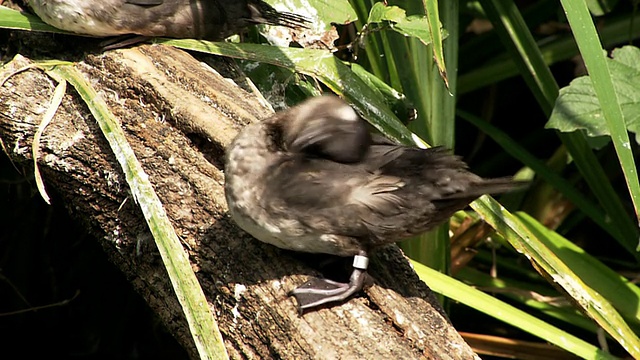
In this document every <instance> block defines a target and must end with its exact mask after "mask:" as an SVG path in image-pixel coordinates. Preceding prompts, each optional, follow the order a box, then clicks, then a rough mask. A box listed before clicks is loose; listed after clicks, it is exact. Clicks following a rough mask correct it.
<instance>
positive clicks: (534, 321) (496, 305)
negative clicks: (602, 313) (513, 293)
mask: <svg viewBox="0 0 640 360" xmlns="http://www.w3.org/2000/svg"><path fill="white" fill-rule="evenodd" d="M412 264H413V266H414V268H415V270H416V273H417V274H418V276H420V279H422V281H424V282H425V283H426V284H427V285H428V286H429V287H430V288H431V289H432V290H433V291H435V292H437V293H439V294H442V295H444V296H446V297H448V298H451V299H453V300H455V301H458V302H460V303H462V304H465V305H467V306H469V307H471V308H474V309H476V310H478V311H481V312H482V313H484V314H487V315H489V316H492V317H494V318H496V319H499V320H502V321H504V322H506V323H508V324H510V325H512V326H515V327H517V328H519V329H522V330H524V331H526V332H528V333H530V334H533V335H535V336H538V337H540V338H541V339H544V340H546V341H548V342H550V343H552V344H554V345H556V346H558V347H560V348H563V349H565V350H567V351H568V352H570V353H572V354H575V355H577V356H580V357H582V358H584V359H616V357H614V356H612V355H610V354H607V353H605V352H604V351H602V350H600V349H598V348H596V347H595V346H593V345H591V344H589V343H587V342H585V341H583V340H581V339H579V338H577V337H575V336H573V335H571V334H569V333H567V332H565V331H562V330H560V329H558V328H556V327H554V326H552V325H550V324H548V323H546V322H544V321H542V320H540V319H538V318H536V317H533V316H531V315H529V314H527V313H525V312H524V311H522V310H519V309H516V308H514V307H513V306H511V305H509V304H506V303H504V302H502V301H500V300H498V299H496V298H494V297H492V296H490V295H487V294H485V293H483V292H481V291H479V290H477V289H474V288H472V287H470V286H468V285H466V284H464V283H462V282H460V281H458V280H455V279H453V278H451V277H448V276H446V275H443V274H441V273H439V272H437V271H435V270H433V269H430V268H428V267H426V266H424V265H422V264H420V263H418V262H416V261H412Z"/></svg>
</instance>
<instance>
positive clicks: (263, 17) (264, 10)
mask: <svg viewBox="0 0 640 360" xmlns="http://www.w3.org/2000/svg"><path fill="white" fill-rule="evenodd" d="M249 9H250V10H251V21H252V22H254V23H256V24H267V25H278V26H285V27H288V28H307V27H308V26H307V25H308V24H309V22H310V21H309V19H308V18H307V17H305V16H303V15H298V14H294V13H290V12H279V11H277V10H276V9H274V8H273V7H271V5H269V4H267V3H265V2H264V1H261V0H258V1H255V2H252V3H250V4H249Z"/></svg>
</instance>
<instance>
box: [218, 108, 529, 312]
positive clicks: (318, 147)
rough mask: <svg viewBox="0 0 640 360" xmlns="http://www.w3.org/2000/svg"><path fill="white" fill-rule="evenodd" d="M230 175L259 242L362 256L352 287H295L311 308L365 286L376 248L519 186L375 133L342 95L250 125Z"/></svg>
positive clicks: (234, 197) (232, 156) (238, 211)
mask: <svg viewBox="0 0 640 360" xmlns="http://www.w3.org/2000/svg"><path fill="white" fill-rule="evenodd" d="M225 178H226V186H225V190H226V196H227V202H228V204H229V211H230V213H231V215H232V217H233V218H234V219H235V220H236V222H238V224H239V225H240V226H241V227H242V228H243V229H245V230H246V231H247V232H249V233H250V234H252V235H253V236H255V237H256V238H257V239H259V240H262V241H264V242H267V243H270V244H273V245H276V246H278V247H281V248H285V249H291V250H296V251H305V252H315V253H328V254H334V255H341V256H356V258H358V257H360V258H361V259H359V260H357V261H360V262H361V263H360V265H356V266H355V267H356V269H355V270H354V274H353V276H352V281H351V284H349V285H343V284H337V283H334V282H330V281H326V280H317V281H314V283H313V284H312V285H309V284H307V286H306V287H304V288H299V289H296V290H294V291H293V292H292V295H294V296H296V297H297V298H298V303H299V305H300V307H301V308H302V309H306V308H311V307H314V306H317V305H320V304H323V303H326V302H329V301H336V300H343V299H344V298H346V297H347V296H349V295H350V294H352V293H354V292H355V291H358V290H360V289H361V288H362V282H361V279H362V275H363V273H364V270H366V261H365V260H364V259H362V258H366V256H367V253H368V252H369V251H371V250H373V249H375V248H376V247H379V246H382V245H385V244H388V243H391V242H395V241H399V240H402V239H404V238H407V237H410V236H413V235H417V234H420V233H423V232H425V231H427V230H429V229H431V228H433V227H434V226H436V225H438V224H440V223H442V222H444V221H446V220H447V219H448V218H449V217H450V216H451V215H452V214H453V213H454V212H456V211H458V210H461V209H463V208H464V207H466V206H467V205H468V204H469V203H470V202H471V201H473V200H475V199H476V198H477V197H479V196H481V195H482V194H487V193H500V192H505V191H508V190H511V189H513V188H514V186H515V185H516V183H514V182H513V181H512V180H511V179H510V178H500V179H483V178H481V177H479V176H477V175H475V174H473V173H471V172H469V171H468V170H467V166H466V164H465V163H464V162H462V161H461V160H460V159H459V158H458V157H457V156H454V155H452V154H450V152H449V151H447V150H445V149H443V148H431V149H419V148H414V147H408V146H402V145H397V144H395V143H393V142H391V141H390V140H388V139H386V138H384V137H382V136H379V135H373V136H372V135H370V133H369V131H368V128H367V125H366V124H365V123H364V121H363V120H362V119H360V117H359V116H358V115H357V114H356V113H355V112H354V110H353V109H352V108H351V107H349V106H348V105H347V104H346V103H345V102H344V101H342V100H340V99H339V98H337V97H334V96H323V97H317V98H313V99H310V100H308V101H306V102H304V103H302V104H301V105H299V106H297V107H294V108H291V109H289V110H287V111H285V112H282V113H279V114H276V115H274V116H273V117H271V118H268V119H266V120H264V121H262V122H259V123H256V124H252V125H249V126H247V127H246V128H245V129H243V130H242V131H241V133H240V134H239V135H238V137H237V138H236V139H235V140H234V141H233V143H232V144H231V145H230V146H229V148H228V151H227V163H226V167H225ZM362 261H365V264H364V265H362ZM328 293H330V294H328ZM345 294H346V295H345Z"/></svg>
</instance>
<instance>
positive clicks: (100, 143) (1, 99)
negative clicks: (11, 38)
mask: <svg viewBox="0 0 640 360" xmlns="http://www.w3.org/2000/svg"><path fill="white" fill-rule="evenodd" d="M28 62H29V61H28V59H26V58H16V59H14V60H13V61H11V62H10V63H9V64H8V65H7V66H5V67H4V68H3V69H2V71H0V79H3V78H5V77H7V76H9V75H10V74H11V73H12V72H13V71H15V70H16V69H18V68H21V67H23V66H25V65H26V64H28ZM76 66H77V68H78V69H80V70H81V71H82V72H83V73H84V74H85V76H86V77H87V78H88V79H89V80H90V82H91V83H92V84H93V85H94V86H95V87H96V89H97V90H98V91H99V93H100V94H101V95H102V96H103V97H104V98H105V99H106V101H107V103H108V104H109V106H110V108H111V110H112V111H113V113H114V114H115V115H116V116H117V117H118V118H119V120H120V121H121V123H122V126H123V128H124V130H125V132H126V134H127V137H128V140H129V142H130V144H131V146H132V147H133V149H134V150H135V153H136V155H137V157H138V159H139V161H140V162H141V163H142V165H143V167H144V169H145V171H146V172H147V174H148V175H149V177H150V179H151V181H152V183H153V184H154V188H155V190H156V192H157V193H158V195H159V196H160V198H161V199H162V201H163V204H164V206H165V209H166V211H167V213H168V215H169V217H170V218H171V220H172V222H173V224H174V226H175V228H176V232H177V234H178V235H179V236H180V237H181V238H182V240H183V242H184V244H185V247H186V248H187V249H188V253H189V255H190V259H191V261H192V264H193V268H194V269H196V271H197V275H198V279H199V280H200V283H201V285H202V287H203V289H204V291H205V294H206V295H207V298H208V299H209V301H210V304H211V305H212V306H214V308H215V315H216V317H217V319H218V322H219V325H220V327H221V331H222V334H223V336H224V338H225V344H226V346H227V349H228V351H229V353H230V355H231V356H232V357H233V358H255V359H262V358H264V359H266V358H284V359H307V358H308V359H312V358H313V359H340V358H341V359H374V358H376V359H384V358H388V359H411V358H430V359H472V358H475V357H476V356H475V354H473V352H472V351H471V349H470V348H469V347H468V346H467V345H466V344H465V343H464V341H463V340H462V338H461V337H460V336H459V334H457V332H456V331H455V329H453V327H452V326H451V325H450V323H449V322H448V320H447V319H446V317H445V316H444V315H443V312H442V310H441V309H440V307H439V305H438V304H437V301H436V300H435V298H434V297H433V295H432V294H431V292H430V291H429V289H428V288H427V287H426V286H425V285H424V283H422V282H421V281H420V280H419V279H418V278H417V276H416V275H415V273H414V272H413V271H412V270H411V267H410V265H409V264H408V262H407V260H406V259H405V258H404V257H403V255H402V253H401V251H400V250H399V249H398V248H397V247H396V246H389V247H386V248H384V249H382V250H380V251H379V252H378V253H377V254H376V255H375V256H374V257H373V258H372V264H371V268H370V274H371V275H372V277H373V279H375V280H374V281H373V285H372V286H371V287H370V288H368V289H366V290H365V293H364V294H361V295H359V296H357V297H356V298H354V299H352V300H350V301H348V302H347V303H345V304H342V305H339V306H335V307H332V308H328V309H321V310H319V311H316V312H310V313H307V314H305V315H303V316H299V315H298V313H297V311H296V308H295V304H294V300H292V299H290V298H288V297H287V296H286V293H287V291H288V290H290V289H293V288H294V287H296V286H297V285H299V284H300V283H302V282H304V281H305V280H306V278H307V276H309V275H315V276H318V275H320V276H321V274H320V273H319V271H318V270H317V269H314V268H312V267H310V266H314V264H315V263H318V262H320V261H324V260H326V259H327V257H324V256H310V255H302V254H297V253H293V252H287V251H282V250H279V249H277V248H274V247H272V246H270V245H266V244H262V243H260V242H258V241H256V240H254V239H253V238H251V237H249V236H248V235H246V234H245V233H243V232H242V231H241V230H239V229H238V228H237V227H236V226H235V224H234V223H233V221H231V219H230V218H229V217H228V216H227V214H226V203H225V200H224V191H223V182H224V176H223V169H222V163H223V160H222V157H223V152H224V150H223V149H224V147H225V146H226V145H227V144H228V143H229V141H230V140H231V139H232V138H233V137H234V135H235V133H236V132H237V129H239V128H240V127H241V126H242V125H243V124H246V123H248V122H251V121H256V120H257V119H259V118H262V117H265V116H268V115H269V114H270V110H268V108H267V107H266V106H264V105H261V104H260V102H259V101H258V100H257V99H258V97H257V96H256V95H255V94H249V93H247V92H245V91H244V90H242V89H240V88H239V87H238V86H236V85H235V84H234V83H233V82H231V81H229V80H228V79H225V78H223V77H222V76H220V75H219V74H217V73H216V72H215V71H212V70H211V68H209V67H207V66H206V65H204V64H203V63H201V62H199V61H197V60H195V59H194V58H193V57H192V56H191V55H189V54H187V53H185V52H183V51H180V50H177V49H173V48H170V47H166V46H159V45H151V46H150V45H144V46H139V47H136V48H132V49H123V50H116V51H109V52H106V53H104V54H88V55H84V56H83V57H82V58H81V61H79V62H77V65H76ZM54 87H55V82H54V81H53V80H52V79H50V78H49V77H47V76H46V74H44V73H43V72H42V71H40V70H37V69H32V70H27V71H24V72H21V73H18V74H15V75H13V76H11V77H10V78H9V79H8V80H7V81H6V83H5V84H4V85H3V86H2V87H0V139H1V140H2V142H3V144H4V146H5V149H6V151H7V152H8V154H9V156H10V157H11V158H12V159H13V161H14V162H15V163H16V164H17V166H19V167H20V168H22V169H24V171H25V173H28V172H30V171H32V159H31V146H32V140H33V134H34V131H35V129H36V128H37V126H38V124H39V122H40V121H41V116H42V113H43V112H44V110H45V109H46V108H47V107H48V102H49V101H50V97H51V95H52V93H53V89H54ZM204 134H206V135H204ZM40 152H41V155H40V157H39V158H38V159H37V161H38V164H39V167H40V169H41V171H42V173H43V177H44V182H45V185H46V186H47V188H53V189H55V190H56V191H57V192H58V193H59V194H60V195H61V197H62V199H63V200H64V203H65V204H64V205H65V206H66V207H67V208H68V210H69V211H70V212H71V213H72V214H73V215H74V216H75V217H76V218H78V219H80V220H81V221H83V222H84V223H85V224H86V225H87V227H88V228H89V229H90V230H91V231H92V233H93V234H94V235H95V236H96V238H97V239H99V241H100V242H101V244H102V246H103V248H104V250H105V251H106V252H107V253H108V255H109V257H110V258H111V260H112V261H113V262H114V263H115V264H116V265H117V266H118V267H119V268H120V269H121V270H122V272H123V273H124V274H126V276H127V278H128V279H129V280H130V282H131V283H132V284H133V286H134V287H135V288H136V289H137V291H138V292H139V293H140V294H141V295H142V296H143V297H144V299H145V300H146V301H147V302H148V304H149V306H150V307H151V308H152V309H153V310H154V311H155V312H156V313H157V314H158V315H159V317H160V318H161V319H162V321H163V322H164V323H165V324H166V326H167V327H168V328H169V330H170V331H171V332H172V333H173V334H174V335H175V337H176V338H177V339H178V340H179V341H180V342H181V343H182V344H183V345H184V346H185V347H186V348H188V349H190V351H191V355H192V356H193V357H194V358H195V357H196V356H197V355H196V353H195V350H194V349H193V345H192V340H191V338H190V335H189V332H188V328H187V325H186V321H185V319H184V317H183V315H182V311H181V309H180V306H179V304H178V302H177V299H176V298H175V296H174V294H173V290H172V288H171V285H170V283H169V280H168V279H167V277H166V274H165V272H164V270H163V267H162V264H161V261H160V259H159V257H158V256H156V255H153V254H154V248H153V247H154V245H153V239H152V238H151V236H150V233H149V231H148V229H147V228H146V224H145V222H144V220H143V218H142V215H141V212H140V211H139V209H138V208H137V205H136V204H135V202H134V201H133V200H132V199H131V198H130V196H129V193H128V191H127V184H126V182H125V180H124V176H123V174H122V172H121V171H120V169H119V168H118V165H117V163H116V161H115V158H114V156H113V154H112V152H111V150H110V149H109V146H108V144H107V142H106V140H105V139H104V138H103V136H102V134H101V132H100V130H99V128H98V126H97V124H96V122H95V120H94V119H93V117H92V116H91V114H90V113H89V111H88V109H87V107H86V106H85V104H83V102H82V100H81V99H80V97H79V96H78V95H77V94H76V93H75V91H74V90H73V89H72V88H71V87H69V89H68V90H67V94H66V96H65V98H64V100H63V103H62V105H61V106H60V108H59V109H58V111H57V113H56V116H55V118H54V119H53V121H52V123H51V124H50V125H49V126H48V127H47V129H46V130H45V132H44V135H43V138H42V141H41V143H40ZM54 205H55V204H54ZM141 245H143V246H145V247H148V248H151V251H149V250H144V249H143V251H140V249H139V247H140V246H141ZM318 259H321V260H318ZM335 264H338V265H335ZM348 265H349V261H348V260H347V261H346V262H345V261H342V260H339V261H337V262H335V263H334V264H333V265H331V266H332V267H338V270H336V271H335V272H336V273H344V274H345V276H346V275H348V271H349V267H348ZM245 287H246V290H244V289H245Z"/></svg>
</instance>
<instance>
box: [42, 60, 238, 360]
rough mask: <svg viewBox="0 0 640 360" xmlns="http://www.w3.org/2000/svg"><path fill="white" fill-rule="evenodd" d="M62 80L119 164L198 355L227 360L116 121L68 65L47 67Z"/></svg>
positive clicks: (189, 272) (185, 262) (196, 285)
mask: <svg viewBox="0 0 640 360" xmlns="http://www.w3.org/2000/svg"><path fill="white" fill-rule="evenodd" d="M49 71H50V72H51V73H53V74H55V76H59V77H61V78H63V79H65V80H66V81H68V82H69V83H70V84H71V85H73V87H74V88H75V89H76V91H77V92H78V93H79V94H80V96H81V97H82V99H83V100H84V101H85V102H86V104H87V106H88V107H89V110H90V111H91V114H93V116H94V117H95V119H96V120H97V122H98V124H99V125H100V128H101V129H102V132H103V134H104V136H105V138H106V139H107V141H108V142H109V145H110V146H111V149H112V150H113V152H114V154H115V156H116V159H117V160H118V162H119V163H120V166H121V167H122V171H123V172H124V174H125V176H126V179H127V183H128V184H129V186H130V188H131V193H132V194H133V198H134V200H135V201H136V202H137V203H138V204H139V205H140V208H141V210H142V212H143V214H144V217H145V219H146V220H147V224H148V226H149V229H150V230H151V233H152V235H153V238H154V239H155V241H156V244H157V246H158V251H159V252H160V255H161V257H162V260H163V262H164V264H165V268H166V269H167V273H168V274H169V278H170V280H171V284H172V285H173V289H174V290H175V292H176V296H177V297H178V300H179V301H180V304H181V306H182V309H183V311H184V313H185V316H186V318H187V322H188V323H189V329H190V330H191V336H192V337H193V340H194V342H195V344H196V348H197V349H198V353H199V354H200V356H201V358H202V359H228V355H227V352H226V348H225V346H224V342H223V340H222V335H221V334H220V330H219V329H218V325H217V323H216V320H215V318H214V317H213V314H212V311H211V309H210V307H209V304H208V302H207V299H206V297H205V296H204V293H203V291H202V288H201V287H200V284H199V283H198V279H197V278H196V275H195V274H194V272H193V269H192V267H191V263H190V262H189V257H188V255H187V253H186V252H185V250H184V248H183V247H182V244H181V243H180V239H178V236H177V235H176V233H175V230H174V229H173V226H172V225H171V222H170V221H169V218H168V217H167V214H166V212H165V211H164V208H163V206H162V203H161V201H160V199H159V198H158V195H157V194H156V193H155V191H154V190H153V186H152V185H151V182H149V180H148V176H147V175H146V174H145V172H144V170H143V169H142V166H141V165H140V163H139V162H138V160H137V159H136V157H135V154H134V152H133V149H132V148H131V146H130V145H129V143H128V142H127V140H126V137H125V135H124V132H123V130H122V128H121V127H120V124H119V122H118V120H117V119H116V118H115V116H114V115H113V114H112V113H111V111H110V110H109V108H108V106H107V104H106V103H105V102H104V100H103V99H102V98H101V97H100V96H99V95H98V94H97V92H96V91H95V89H93V87H91V85H90V84H89V82H88V81H87V80H86V79H85V78H84V76H83V75H82V74H81V73H80V72H79V71H78V70H77V69H76V68H75V67H73V66H56V67H53V68H52V69H51V70H49Z"/></svg>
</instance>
